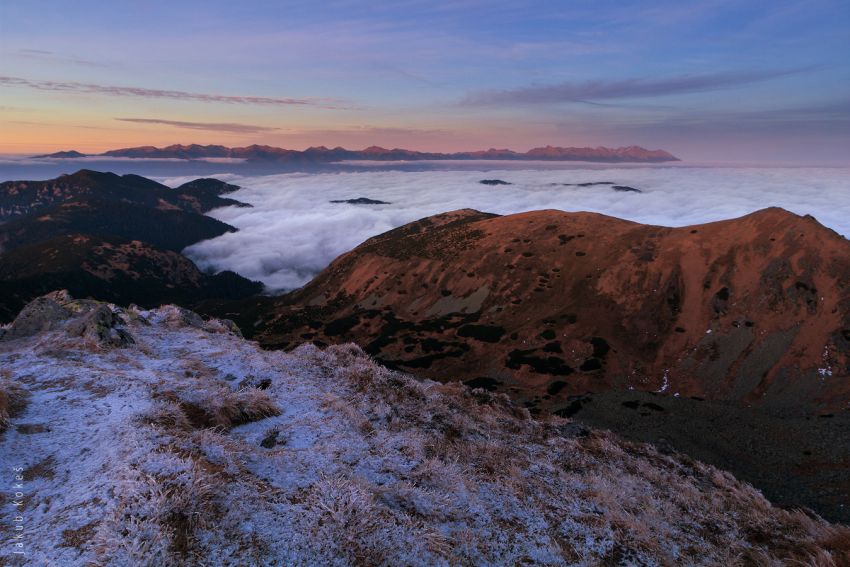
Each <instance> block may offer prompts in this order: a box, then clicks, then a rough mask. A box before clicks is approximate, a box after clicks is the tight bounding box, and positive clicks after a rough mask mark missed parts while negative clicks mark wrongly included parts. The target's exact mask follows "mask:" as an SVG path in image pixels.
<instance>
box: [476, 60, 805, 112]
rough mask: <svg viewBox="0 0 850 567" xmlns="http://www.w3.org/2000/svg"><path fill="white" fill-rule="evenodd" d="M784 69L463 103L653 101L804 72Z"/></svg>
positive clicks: (585, 86) (563, 87)
mask: <svg viewBox="0 0 850 567" xmlns="http://www.w3.org/2000/svg"><path fill="white" fill-rule="evenodd" d="M807 70H809V68H805V69H783V70H773V71H728V72H720V73H711V74H704V75H680V76H676V77H668V78H665V79H646V78H638V79H622V80H617V81H610V80H601V81H587V82H583V83H569V82H567V83H561V84H558V85H544V86H532V87H522V88H518V89H507V90H488V91H481V92H477V93H472V94H470V95H468V96H467V97H466V98H465V99H464V100H463V101H462V104H464V105H468V106H498V105H514V104H524V105H532V104H552V103H563V102H577V103H587V104H594V103H596V101H599V100H615V99H630V98H652V97H661V96H667V95H673V94H688V93H698V92H706V91H715V90H720V89H726V88H733V87H740V86H745V85H750V84H754V83H760V82H763V81H769V80H771V79H776V78H780V77H785V76H788V75H794V74H797V73H801V72H803V71H807Z"/></svg>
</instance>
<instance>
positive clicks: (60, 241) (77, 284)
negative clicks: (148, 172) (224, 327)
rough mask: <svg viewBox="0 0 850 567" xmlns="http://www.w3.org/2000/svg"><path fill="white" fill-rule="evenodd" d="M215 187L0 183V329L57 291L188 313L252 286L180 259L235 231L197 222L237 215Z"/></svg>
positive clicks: (97, 177)
mask: <svg viewBox="0 0 850 567" xmlns="http://www.w3.org/2000/svg"><path fill="white" fill-rule="evenodd" d="M237 189H238V187H237V186H235V185H229V184H227V183H223V182H221V181H218V180H216V179H197V180H195V181H191V182H189V183H186V184H184V185H181V186H180V187H178V188H176V189H171V188H169V187H166V186H165V185H161V184H159V183H157V182H155V181H151V180H149V179H146V178H144V177H139V176H137V175H123V176H118V175H115V174H112V173H101V172H97V171H89V170H81V171H78V172H77V173H75V174H73V175H63V176H61V177H59V178H57V179H52V180H48V181H11V182H6V183H2V184H0V211H1V212H3V214H4V215H5V217H3V218H4V219H5V220H6V222H4V223H3V224H0V290H2V294H0V320H4V319H8V318H9V317H10V316H11V315H12V314H13V313H14V312H16V311H17V310H18V309H20V308H21V307H22V306H23V305H24V304H25V303H26V302H27V301H29V300H31V299H32V298H33V297H36V296H38V295H40V294H42V293H46V292H48V291H52V290H54V289H57V288H65V289H69V290H71V291H72V292H73V293H74V294H76V295H78V296H81V297H88V296H94V297H99V298H103V299H108V300H111V301H116V302H120V303H131V302H132V303H139V304H142V305H148V306H153V305H159V304H160V303H162V302H169V301H177V302H181V303H186V304H192V303H194V302H195V301H198V300H200V299H205V298H209V297H221V298H236V297H244V296H246V295H250V294H254V293H258V292H259V291H260V290H261V289H262V286H261V285H260V284H258V283H256V282H250V281H249V280H246V279H245V278H242V277H241V276H238V275H236V274H234V273H232V272H227V273H223V274H219V275H215V276H211V275H207V274H202V273H201V272H200V271H199V270H198V268H197V267H196V266H195V265H194V264H193V263H192V262H191V261H190V260H189V259H187V258H185V257H183V256H182V255H180V253H179V252H180V251H181V250H182V249H183V248H185V247H186V246H189V245H190V244H194V243H196V242H198V241H200V240H205V239H208V238H214V237H216V236H220V235H222V234H224V233H226V232H232V231H235V230H236V229H235V228H233V227H232V226H230V225H227V224H225V223H223V222H221V221H218V220H216V219H213V218H211V217H208V216H204V215H203V214H202V213H204V212H206V211H208V210H210V209H211V208H214V207H220V206H225V205H240V206H247V205H243V204H242V203H239V202H238V201H234V200H232V199H227V198H222V197H221V196H220V195H222V194H226V193H231V192H233V191H235V190H237Z"/></svg>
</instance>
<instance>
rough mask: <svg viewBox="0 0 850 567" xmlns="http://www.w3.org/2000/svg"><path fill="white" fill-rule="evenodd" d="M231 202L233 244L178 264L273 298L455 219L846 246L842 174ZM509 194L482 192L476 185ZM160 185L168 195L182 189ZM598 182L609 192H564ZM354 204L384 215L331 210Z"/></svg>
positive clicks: (452, 178)
mask: <svg viewBox="0 0 850 567" xmlns="http://www.w3.org/2000/svg"><path fill="white" fill-rule="evenodd" d="M224 177H226V178H227V180H228V181H229V182H233V183H236V184H238V185H241V186H243V187H244V188H243V189H242V190H240V191H238V192H236V193H234V194H232V195H229V196H231V197H233V198H235V199H237V200H239V201H243V202H247V203H251V204H252V205H254V207H253V208H250V209H245V208H232V207H228V208H223V209H218V210H216V211H213V213H212V216H214V217H216V218H218V219H220V220H222V221H224V222H227V223H229V224H231V225H233V226H235V227H237V228H239V232H237V233H232V234H225V235H223V236H220V237H218V238H214V239H212V240H208V241H205V242H201V243H198V244H196V245H194V246H191V247H190V248H188V249H186V254H187V255H188V256H189V257H190V258H192V259H193V260H194V261H195V262H197V263H198V264H199V265H200V266H201V267H202V268H209V269H214V270H224V269H228V270H234V271H236V272H238V273H240V274H241V275H243V276H245V277H248V278H251V279H256V280H260V281H262V282H264V283H265V284H266V285H267V286H268V288H269V289H270V290H271V291H275V292H280V291H285V290H289V289H293V288H296V287H299V286H301V285H303V284H305V283H306V282H307V281H309V280H310V279H311V278H312V277H313V276H314V275H315V274H316V273H318V272H319V271H320V270H321V269H323V268H324V267H326V266H327V265H328V264H329V263H330V262H331V260H333V259H334V258H336V257H337V256H338V255H340V254H342V253H343V252H346V251H348V250H350V249H352V248H354V247H355V246H357V245H358V244H360V243H361V242H363V241H364V240H366V239H367V238H369V237H371V236H374V235H376V234H380V233H382V232H385V231H387V230H390V229H392V228H395V227H397V226H400V225H402V224H405V223H407V222H410V221H413V220H416V219H419V218H422V217H425V216H428V215H432V214H436V213H440V212H444V211H450V210H454V209H461V208H473V209H478V210H481V211H487V212H492V213H499V214H511V213H518V212H522V211H530V210H537V209H560V210H564V211H593V212H598V213H603V214H607V215H612V216H615V217H620V218H624V219H628V220H633V221H637V222H641V223H649V224H658V225H666V226H684V225H690V224H698V223H704V222H710V221H717V220H723V219H728V218H733V217H737V216H741V215H744V214H747V213H750V212H752V211H755V210H758V209H762V208H765V207H769V206H779V207H783V208H785V209H788V210H790V211H792V212H795V213H798V214H811V215H814V216H815V217H816V218H817V219H818V220H819V221H820V222H821V223H823V224H824V225H826V226H828V227H830V228H832V229H834V230H836V231H837V232H838V233H840V234H843V235H845V236H850V199H847V188H848V187H850V170H848V169H846V168H843V169H837V168H835V169H829V168H823V169H819V168H795V169H791V168H771V169H767V168H607V169H602V168H592V169H571V170H538V171H530V170H512V171H508V170H506V171H493V170H490V171H486V172H481V171H424V172H399V171H381V172H374V171H367V172H357V173H325V174H302V173H291V174H281V175H270V176H263V177H239V176H234V175H227V176H223V177H220V178H224ZM494 178H497V179H502V180H505V181H508V182H510V183H512V185H505V186H496V187H493V186H487V185H482V184H481V183H479V181H480V180H481V179H494ZM185 180H186V179H182V178H174V179H168V180H165V182H166V183H168V184H170V185H174V184H177V183H179V182H182V181H185ZM599 181H609V182H613V183H615V184H617V185H627V186H630V187H635V188H638V189H640V190H641V191H643V193H640V194H638V193H631V192H627V193H624V192H617V191H613V190H612V189H611V187H610V186H606V185H595V186H588V187H580V186H576V185H571V186H564V185H562V184H564V183H571V184H578V183H589V182H599ZM357 197H367V198H370V199H375V200H380V201H386V202H388V203H390V204H386V205H351V204H346V203H330V202H329V201H331V200H346V199H352V198H357Z"/></svg>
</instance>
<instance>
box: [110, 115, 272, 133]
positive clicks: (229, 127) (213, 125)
mask: <svg viewBox="0 0 850 567" xmlns="http://www.w3.org/2000/svg"><path fill="white" fill-rule="evenodd" d="M115 120H119V121H121V122H132V123H135V124H162V125H164V126H173V127H175V128H186V129H188V130H209V131H212V132H234V133H237V134H256V133H259V132H273V131H276V130H280V128H272V127H268V126H255V125H253V124H236V123H233V122H186V121H183V120H165V119H162V118H116V119H115Z"/></svg>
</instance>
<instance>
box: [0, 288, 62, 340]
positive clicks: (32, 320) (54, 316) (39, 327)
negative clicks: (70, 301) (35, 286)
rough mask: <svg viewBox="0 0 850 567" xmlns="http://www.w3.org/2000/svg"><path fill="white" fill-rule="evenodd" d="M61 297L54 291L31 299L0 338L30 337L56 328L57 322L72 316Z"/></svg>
mask: <svg viewBox="0 0 850 567" xmlns="http://www.w3.org/2000/svg"><path fill="white" fill-rule="evenodd" d="M66 295H67V293H66ZM62 299H63V296H61V295H56V294H55V292H54V294H48V295H45V296H42V297H39V298H37V299H35V300H33V301H31V302H30V303H28V304H27V305H26V306H25V307H24V308H23V309H22V310H21V312H20V313H19V314H18V316H17V317H15V320H14V321H13V322H12V324H11V325H10V326H9V328H8V329H6V332H5V333H4V334H3V336H2V337H0V338H2V340H7V341H8V340H13V339H19V338H23V337H30V336H32V335H36V334H38V333H41V332H43V331H49V330H51V329H54V328H56V326H57V325H58V324H60V323H62V322H64V321H66V320H68V318H69V317H71V316H72V311H71V310H70V309H68V308H67V307H66V306H65V304H64V302H62Z"/></svg>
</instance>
